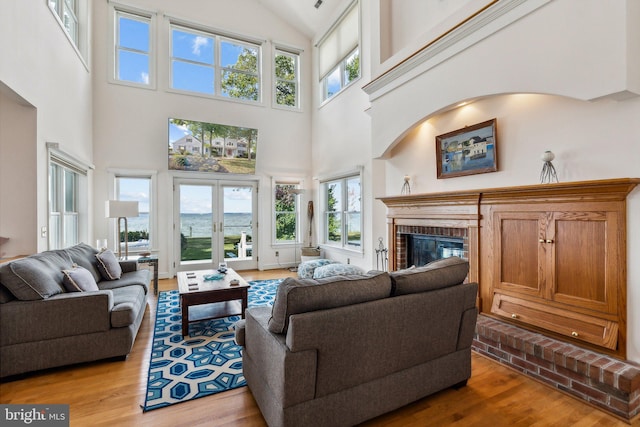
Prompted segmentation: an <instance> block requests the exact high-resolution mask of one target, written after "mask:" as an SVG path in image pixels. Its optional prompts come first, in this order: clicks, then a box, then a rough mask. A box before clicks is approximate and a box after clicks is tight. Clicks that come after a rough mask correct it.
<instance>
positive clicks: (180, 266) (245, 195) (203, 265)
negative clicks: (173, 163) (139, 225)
mask: <svg viewBox="0 0 640 427" xmlns="http://www.w3.org/2000/svg"><path fill="white" fill-rule="evenodd" d="M174 201H175V203H174V206H175V215H174V218H175V222H174V226H173V227H174V239H175V240H174V241H175V242H176V245H175V251H174V253H175V254H176V256H175V260H174V266H175V270H176V271H184V270H202V269H215V268H218V265H219V263H221V262H226V263H227V265H228V266H229V267H231V268H233V269H235V270H247V269H255V268H257V267H258V256H257V234H258V230H257V182H254V181H250V182H247V181H242V182H234V181H223V180H189V179H176V180H175V185H174Z"/></svg>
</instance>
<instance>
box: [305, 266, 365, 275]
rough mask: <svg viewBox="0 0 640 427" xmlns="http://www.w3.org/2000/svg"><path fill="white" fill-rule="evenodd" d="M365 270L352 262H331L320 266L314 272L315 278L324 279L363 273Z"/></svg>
mask: <svg viewBox="0 0 640 427" xmlns="http://www.w3.org/2000/svg"><path fill="white" fill-rule="evenodd" d="M362 274H364V270H363V269H361V268H360V267H356V266H355V265H351V264H329V265H323V266H322V267H318V268H316V269H315V271H314V272H313V278H314V279H324V278H325V277H333V276H353V275H362Z"/></svg>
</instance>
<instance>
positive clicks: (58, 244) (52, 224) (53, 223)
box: [49, 212, 63, 249]
mask: <svg viewBox="0 0 640 427" xmlns="http://www.w3.org/2000/svg"><path fill="white" fill-rule="evenodd" d="M61 221H62V218H61V217H60V214H59V213H58V212H51V214H50V215H49V249H62V248H63V246H62V238H61V236H60V230H61V229H62V224H61Z"/></svg>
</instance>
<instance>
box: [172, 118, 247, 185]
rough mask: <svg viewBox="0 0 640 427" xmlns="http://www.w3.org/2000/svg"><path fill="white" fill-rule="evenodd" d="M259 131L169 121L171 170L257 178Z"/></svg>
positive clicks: (195, 122)
mask: <svg viewBox="0 0 640 427" xmlns="http://www.w3.org/2000/svg"><path fill="white" fill-rule="evenodd" d="M257 147H258V130H257V129H251V128H243V127H237V126H230V125H223V124H219V123H205V122H197V121H194V120H184V119H176V118H170V119H169V141H168V150H169V170H181V171H193V172H212V173H229V174H255V170H256V152H257Z"/></svg>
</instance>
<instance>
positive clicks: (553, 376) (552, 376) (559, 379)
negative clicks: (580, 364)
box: [540, 368, 570, 387]
mask: <svg viewBox="0 0 640 427" xmlns="http://www.w3.org/2000/svg"><path fill="white" fill-rule="evenodd" d="M540 375H541V376H542V377H545V378H548V379H550V380H552V381H553V382H555V383H557V384H562V385H564V386H566V387H568V386H569V384H570V381H569V379H568V378H567V377H563V376H562V375H558V374H557V373H555V372H552V371H550V370H548V369H545V368H540Z"/></svg>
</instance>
